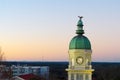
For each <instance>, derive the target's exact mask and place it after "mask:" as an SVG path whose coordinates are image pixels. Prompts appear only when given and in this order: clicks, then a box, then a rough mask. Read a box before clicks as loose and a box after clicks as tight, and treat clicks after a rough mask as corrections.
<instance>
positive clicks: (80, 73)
mask: <svg viewBox="0 0 120 80" xmlns="http://www.w3.org/2000/svg"><path fill="white" fill-rule="evenodd" d="M79 18H80V19H79V21H78V23H77V30H76V34H77V35H76V36H75V37H73V38H72V40H71V41H70V44H69V51H68V53H69V65H68V69H66V71H68V80H92V72H93V71H94V70H93V69H92V65H91V54H92V49H91V44H90V41H89V39H88V38H87V37H85V36H84V35H83V34H84V30H83V22H82V16H79Z"/></svg>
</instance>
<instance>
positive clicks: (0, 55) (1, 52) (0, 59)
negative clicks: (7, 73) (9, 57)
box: [0, 47, 4, 65]
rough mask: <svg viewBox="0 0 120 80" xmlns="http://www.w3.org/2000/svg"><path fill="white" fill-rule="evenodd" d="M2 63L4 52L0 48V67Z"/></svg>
mask: <svg viewBox="0 0 120 80" xmlns="http://www.w3.org/2000/svg"><path fill="white" fill-rule="evenodd" d="M3 61H4V52H3V51H2V49H1V47H0V65H2V63H3Z"/></svg>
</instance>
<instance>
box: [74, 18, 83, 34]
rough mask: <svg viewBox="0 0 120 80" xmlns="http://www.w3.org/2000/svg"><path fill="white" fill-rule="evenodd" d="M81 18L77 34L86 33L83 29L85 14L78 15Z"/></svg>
mask: <svg viewBox="0 0 120 80" xmlns="http://www.w3.org/2000/svg"><path fill="white" fill-rule="evenodd" d="M78 17H79V18H80V20H79V21H78V23H77V30H76V33H77V34H84V30H83V22H82V18H83V16H78Z"/></svg>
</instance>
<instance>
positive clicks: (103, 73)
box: [5, 62, 120, 80]
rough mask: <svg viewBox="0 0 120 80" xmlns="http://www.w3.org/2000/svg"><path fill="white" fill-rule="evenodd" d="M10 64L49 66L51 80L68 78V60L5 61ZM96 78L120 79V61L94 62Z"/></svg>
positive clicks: (65, 79) (104, 79) (98, 79)
mask: <svg viewBox="0 0 120 80" xmlns="http://www.w3.org/2000/svg"><path fill="white" fill-rule="evenodd" d="M5 64H6V65H7V66H10V65H28V66H49V67H50V75H49V77H50V80H67V72H66V71H65V69H66V68H67V67H68V62H5ZM92 66H93V69H95V71H94V72H93V77H94V78H95V80H120V63H103V62H101V63H100V62H93V63H92Z"/></svg>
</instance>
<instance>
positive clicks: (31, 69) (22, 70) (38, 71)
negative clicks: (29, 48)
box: [11, 65, 49, 80]
mask: <svg viewBox="0 0 120 80" xmlns="http://www.w3.org/2000/svg"><path fill="white" fill-rule="evenodd" d="M11 70H12V72H13V76H20V75H27V74H34V75H38V76H42V77H45V79H46V80H48V79H49V67H48V66H19V65H17V66H15V65H12V66H11Z"/></svg>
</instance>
